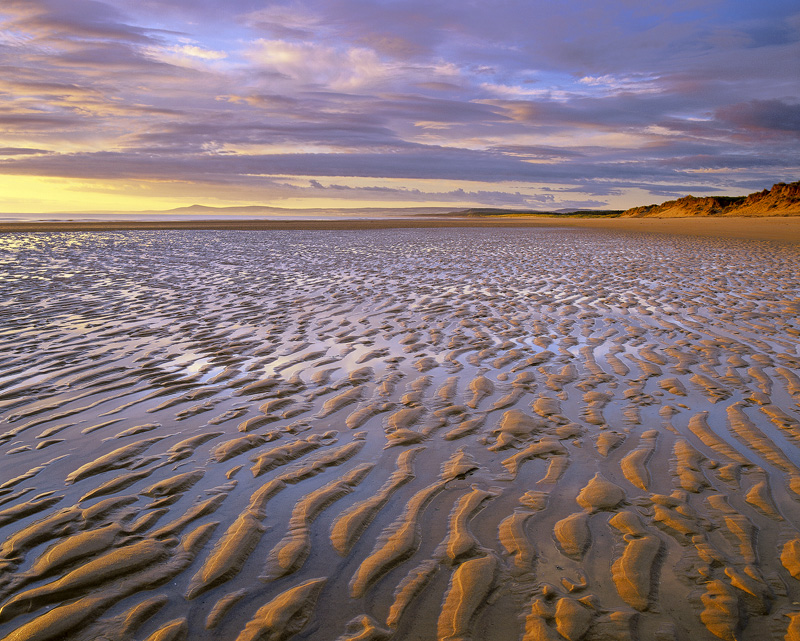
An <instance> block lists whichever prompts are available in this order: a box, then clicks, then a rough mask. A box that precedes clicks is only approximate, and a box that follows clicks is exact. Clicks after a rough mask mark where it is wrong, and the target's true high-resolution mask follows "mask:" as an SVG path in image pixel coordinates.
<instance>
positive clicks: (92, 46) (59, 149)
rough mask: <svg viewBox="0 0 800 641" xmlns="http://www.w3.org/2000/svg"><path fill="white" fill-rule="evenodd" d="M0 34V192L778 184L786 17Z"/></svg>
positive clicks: (507, 18) (443, 7) (790, 108)
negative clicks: (25, 185)
mask: <svg viewBox="0 0 800 641" xmlns="http://www.w3.org/2000/svg"><path fill="white" fill-rule="evenodd" d="M0 16H2V18H3V19H4V24H3V29H4V30H3V32H2V36H0V99H2V100H1V101H0V150H2V149H5V151H6V153H3V154H0V172H2V173H5V174H7V175H26V176H42V177H46V176H53V177H65V178H66V177H72V178H74V179H76V180H77V179H80V180H90V179H101V178H102V179H103V180H107V181H143V182H145V181H150V183H148V184H151V185H152V186H153V188H152V189H153V192H154V193H155V192H157V191H158V185H159V184H166V183H165V181H173V182H174V183H175V184H178V183H180V184H187V185H190V184H192V183H193V182H194V183H196V184H212V183H213V184H217V185H232V186H239V187H242V188H243V189H244V187H249V186H251V185H253V184H255V183H259V181H260V184H263V185H268V186H269V187H270V188H273V189H275V192H274V193H275V194H276V197H281V198H284V197H287V194H289V193H291V192H292V190H295V191H296V192H297V193H298V194H301V193H303V194H305V193H308V191H303V190H312V191H313V190H316V191H317V192H320V193H322V192H324V193H327V194H331V195H334V196H336V197H345V196H347V197H352V196H353V195H354V194H355V193H356V192H357V193H359V194H368V195H370V197H377V195H378V194H383V196H381V197H382V198H383V197H386V198H392V197H397V198H403V199H406V200H407V199H413V198H423V197H425V198H432V199H436V198H455V199H469V198H472V199H473V200H474V202H479V203H482V204H489V203H490V201H491V200H492V199H495V201H496V202H498V203H500V202H509V203H517V204H519V205H520V206H522V205H523V204H524V203H525V202H528V203H533V204H536V203H537V202H539V201H535V200H533V201H532V200H530V199H531V198H532V197H533V196H534V195H536V194H539V195H541V194H543V193H547V194H549V195H551V196H552V197H553V198H554V199H555V201H554V204H557V203H559V202H562V201H563V202H566V201H567V200H570V202H579V201H580V202H588V201H590V200H592V201H593V200H596V199H602V198H605V199H608V200H609V201H611V200H614V199H622V198H627V197H631V198H632V197H633V195H634V194H635V195H636V197H637V198H641V197H642V192H644V193H647V192H649V193H652V194H666V193H669V194H673V193H677V192H679V191H680V190H681V189H683V188H684V187H693V188H694V191H695V192H700V191H702V189H701V188H705V190H706V191H708V192H712V191H715V190H720V191H722V192H725V191H728V192H729V191H732V190H734V189H738V188H739V187H740V186H742V185H751V184H755V183H758V182H759V181H762V180H764V181H766V183H769V182H770V181H771V180H772V178H773V177H774V178H775V179H784V180H786V179H790V180H791V179H796V177H797V176H796V172H797V165H798V162H797V161H796V160H795V159H796V158H797V151H798V150H797V138H798V135H800V90H798V86H797V82H796V80H797V79H796V73H795V72H794V69H795V67H796V64H795V61H796V60H797V59H799V58H800V12H798V11H797V10H796V8H794V7H793V6H792V5H791V3H787V2H783V1H782V0H765V1H764V2H762V3H759V4H758V6H757V7H756V6H755V5H753V4H752V3H748V2H745V1H744V0H733V1H732V2H721V1H716V0H709V1H706V0H703V1H700V0H674V1H669V2H668V1H667V0H656V1H654V2H652V3H645V4H642V3H638V4H637V3H633V2H630V1H628V0H611V1H610V2H604V3H600V2H597V1H590V0H575V2H570V3H552V2H545V1H544V0H524V1H523V0H509V1H508V2H504V3H501V4H499V5H498V4H490V3H473V4H471V5H465V4H464V3H463V2H460V1H459V2H457V1H456V0H441V1H440V2H436V3H431V2H428V1H425V2H423V1H422V0H397V1H396V2H390V3H382V2H374V0H314V1H313V2H312V1H310V0H307V1H304V0H294V1H292V2H276V3H266V6H265V3H260V2H255V1H254V0H229V2H226V3H224V4H223V3H219V2H216V1H214V0H196V1H195V2H192V3H187V2H184V1H183V0H70V2H64V1H63V0H3V2H2V3H0ZM26 150H30V151H26ZM275 176H293V177H296V178H294V179H293V180H300V178H301V177H302V180H305V181H306V182H305V183H303V185H304V186H302V187H301V186H299V184H298V183H296V182H294V183H292V184H288V183H287V184H286V185H282V184H281V185H279V184H278V183H277V182H274V180H276V179H274V177H275ZM338 177H344V178H349V179H355V178H361V179H370V180H372V179H374V180H376V181H377V180H379V179H387V180H409V181H414V180H422V179H430V180H440V181H458V180H461V181H462V182H465V183H466V182H470V183H472V182H475V183H481V184H482V185H484V186H485V188H483V187H481V188H475V187H468V186H464V185H460V186H453V185H450V187H448V188H446V189H445V188H441V189H433V188H430V189H428V188H426V189H422V190H421V191H420V193H419V194H416V193H415V192H413V190H412V189H405V190H404V189H402V188H397V187H396V186H392V187H391V188H388V187H384V186H382V185H378V184H376V185H373V187H374V189H371V188H368V187H364V186H363V185H362V186H360V187H359V189H358V190H355V191H354V190H353V189H351V187H353V185H352V184H351V183H350V182H347V181H345V180H339V179H338ZM308 180H316V181H317V183H318V185H317V186H314V185H311V183H309V182H307V181H308ZM270 181H273V182H270ZM512 182H513V184H514V186H513V187H512V186H509V185H510V184H511V183H512ZM766 183H765V184H764V186H769V185H768V184H766ZM120 184H122V183H120ZM323 184H324V185H326V186H325V187H324V188H322V187H320V186H319V185H323ZM500 184H503V185H504V186H503V188H502V189H501V188H499V187H497V185H500ZM548 184H549V185H550V186H551V188H552V191H550V192H544V191H542V188H543V186H546V185H548ZM533 185H535V186H536V189H538V190H539V191H537V192H535V193H534V192H532V191H530V189H533V187H531V186H533ZM333 186H338V189H333ZM525 186H527V187H530V189H528V188H527V187H526V188H524V189H523V187H525ZM164 189H166V188H164ZM459 189H461V190H462V191H460V192H459V191H458V190H459ZM381 190H384V191H381ZM387 190H388V191H387ZM572 190H579V191H572ZM260 193H266V192H260ZM437 194H438V195H437ZM504 194H507V195H504ZM525 199H528V200H525ZM631 204H636V203H631ZM0 209H2V203H0Z"/></svg>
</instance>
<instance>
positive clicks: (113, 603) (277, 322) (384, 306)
mask: <svg viewBox="0 0 800 641" xmlns="http://www.w3.org/2000/svg"><path fill="white" fill-rule="evenodd" d="M0 240H2V243H0V278H2V283H3V291H4V295H3V297H2V302H0V318H2V323H1V324H0V330H1V331H2V349H0V354H2V356H0V363H1V364H2V368H0V461H1V462H2V464H0V640H3V641H12V640H13V641H22V640H23V639H27V640H32V639H36V640H38V641H45V640H48V639H53V640H56V639H57V640H65V639H75V640H80V641H83V640H85V641H90V640H96V639H121V640H127V639H145V640H148V641H156V640H160V641H166V640H170V641H175V640H178V639H186V638H188V639H192V640H195V639H198V640H205V639H209V640H210V639H232V640H236V641H249V640H256V639H276V640H277V639H298V640H300V639H306V640H314V641H317V640H319V641H327V640H330V641H334V640H336V641H346V640H351V641H355V640H356V639H361V640H366V639H372V640H379V639H383V640H386V639H395V640H396V641H400V640H410V639H416V640H419V641H455V640H457V639H458V640H460V639H463V640H466V639H473V640H475V641H479V640H480V641H507V640H510V639H513V640H521V641H541V640H559V639H567V640H569V641H580V640H582V639H585V640H586V641H605V640H617V639H619V640H627V639H630V640H632V641H633V640H637V639H641V640H649V639H655V640H667V639H686V640H687V641H688V640H691V641H713V640H714V639H724V640H726V641H732V640H734V639H736V640H739V641H744V640H755V639H758V640H763V639H783V638H787V639H800V605H798V604H799V603H800V374H799V372H800V354H798V346H799V345H800V321H798V318H799V317H800V298H798V294H797V292H799V291H800V244H798V243H800V218H797V217H794V218H793V217H785V218H758V219H750V218H724V219H720V218H695V219H689V220H687V219H626V218H613V219H597V218H570V219H525V220H522V219H519V218H503V219H492V220H484V219H480V220H471V219H470V220H463V219H456V218H447V219H444V218H439V219H436V220H421V219H420V220H411V219H397V220H375V221H370V220H357V221H348V220H342V221H335V220H334V221H331V220H329V221H282V222H276V221H230V222H225V223H219V222H207V221H206V222H196V221H170V222H142V223H131V222H125V223H114V222H110V221H105V222H98V223H86V222H74V223H69V222H63V223H58V224H56V223H46V224H39V225H38V226H37V224H36V223H5V224H2V225H0Z"/></svg>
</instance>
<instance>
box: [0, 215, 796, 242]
mask: <svg viewBox="0 0 800 641" xmlns="http://www.w3.org/2000/svg"><path fill="white" fill-rule="evenodd" d="M443 227H446V228H475V227H497V228H533V229H538V228H542V227H567V228H575V227H577V228H587V229H607V230H609V231H622V232H628V231H635V232H648V233H660V234H681V235H691V236H709V237H714V238H749V239H757V240H780V241H787V242H793V243H797V242H800V216H772V217H768V216H761V217H749V218H748V217H696V218H611V217H595V218H590V217H586V218H580V217H569V216H562V217H556V216H524V215H523V216H491V217H490V216H483V217H473V218H465V217H460V216H456V215H448V216H438V217H430V216H420V217H418V218H401V217H391V216H386V217H382V218H366V217H365V218H346V217H342V218H341V219H338V220H337V219H335V218H333V217H331V218H328V219H326V220H279V219H276V218H272V219H265V218H259V219H252V220H247V219H238V220H227V221H221V220H176V219H173V220H161V221H158V220H146V221H145V220H139V221H137V220H132V219H128V220H103V221H70V220H67V219H64V220H60V221H56V220H52V221H45V222H38V221H36V222H33V221H32V222H0V233H9V232H26V233H27V232H51V231H123V230H145V229H152V230H156V229H162V230H163V229H185V230H190V229H206V230H218V231H224V230H252V231H256V230H292V229H293V230H347V229H350V230H355V229H363V230H367V229H437V228H443Z"/></svg>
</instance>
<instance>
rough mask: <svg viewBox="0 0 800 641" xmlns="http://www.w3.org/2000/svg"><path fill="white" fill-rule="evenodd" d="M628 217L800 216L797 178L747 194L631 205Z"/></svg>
mask: <svg viewBox="0 0 800 641" xmlns="http://www.w3.org/2000/svg"><path fill="white" fill-rule="evenodd" d="M622 216H623V217H628V218H691V217H696V216H800V181H798V182H793V183H789V184H786V183H778V184H776V185H773V186H772V189H765V190H764V191H759V192H756V193H753V194H750V195H749V196H704V197H701V198H696V197H694V196H684V197H683V198H679V199H678V200H670V201H668V202H665V203H662V204H660V205H646V206H644V207H634V208H633V209H628V210H627V211H625V212H623V214H622Z"/></svg>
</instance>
